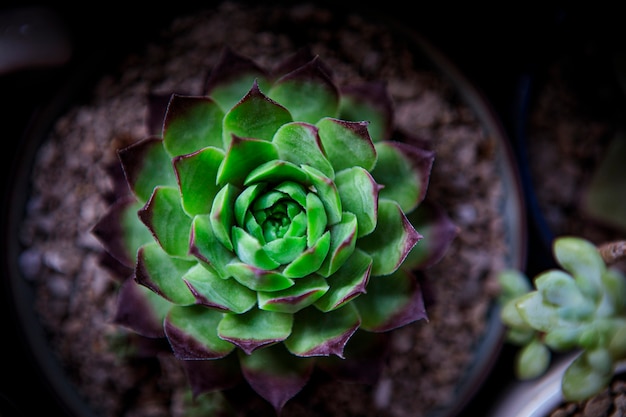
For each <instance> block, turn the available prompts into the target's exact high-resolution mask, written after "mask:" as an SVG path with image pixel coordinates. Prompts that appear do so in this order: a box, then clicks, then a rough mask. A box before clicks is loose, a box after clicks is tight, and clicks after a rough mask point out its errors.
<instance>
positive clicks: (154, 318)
mask: <svg viewBox="0 0 626 417" xmlns="http://www.w3.org/2000/svg"><path fill="white" fill-rule="evenodd" d="M170 307H172V304H171V303H170V302H169V301H167V300H166V299H165V298H163V297H161V296H160V295H158V294H156V293H155V292H154V291H152V290H150V289H149V288H147V287H145V286H143V285H139V284H137V282H135V281H134V280H132V279H127V280H125V281H124V282H123V283H122V286H121V287H120V289H119V292H118V295H117V310H116V312H115V317H114V319H113V321H114V323H115V324H118V325H120V326H124V327H126V328H128V329H131V330H133V331H134V332H136V333H138V334H140V335H142V336H145V337H151V338H159V337H165V333H164V332H163V319H164V318H165V315H166V314H167V312H168V311H169V309H170Z"/></svg>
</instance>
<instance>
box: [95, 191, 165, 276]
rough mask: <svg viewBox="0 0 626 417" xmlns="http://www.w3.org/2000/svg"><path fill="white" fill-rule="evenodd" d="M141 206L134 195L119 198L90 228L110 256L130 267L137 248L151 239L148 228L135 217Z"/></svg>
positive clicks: (133, 263)
mask: <svg viewBox="0 0 626 417" xmlns="http://www.w3.org/2000/svg"><path fill="white" fill-rule="evenodd" d="M141 207H142V204H141V203H139V202H138V201H137V200H136V199H135V198H134V197H128V198H123V199H119V200H118V201H116V202H115V203H114V204H113V205H112V206H111V207H109V209H108V212H107V213H106V214H105V215H104V216H103V217H102V218H101V219H100V220H99V221H98V223H96V224H95V225H94V227H93V228H92V230H91V232H92V233H93V234H94V235H95V236H96V237H97V238H98V240H99V241H100V243H102V245H103V246H104V248H105V249H106V251H107V252H108V253H109V254H111V256H113V257H114V258H115V259H116V260H117V261H118V262H120V263H121V264H122V265H125V266H127V267H131V268H132V267H134V265H135V255H136V254H137V249H139V247H140V246H141V245H143V244H144V243H148V242H151V241H152V240H153V237H152V234H151V233H150V230H149V229H148V228H146V226H145V225H144V224H143V223H142V222H141V221H140V220H139V217H137V211H138V210H139V209H141Z"/></svg>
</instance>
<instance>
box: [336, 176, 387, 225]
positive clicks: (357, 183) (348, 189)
mask: <svg viewBox="0 0 626 417" xmlns="http://www.w3.org/2000/svg"><path fill="white" fill-rule="evenodd" d="M335 184H337V190H338V191H339V196H340V197H341V207H342V208H343V209H344V210H345V211H349V212H350V213H353V214H354V215H355V216H356V218H357V222H358V224H359V229H358V237H361V236H365V235H368V234H370V233H371V232H372V231H373V230H374V229H375V228H376V218H377V217H378V192H379V190H380V186H379V185H378V184H376V181H374V178H373V177H372V176H371V175H370V173H369V172H367V171H366V170H365V169H364V168H361V167H352V168H347V169H344V170H343V171H340V172H339V173H337V177H336V178H335Z"/></svg>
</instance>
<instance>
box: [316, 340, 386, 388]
mask: <svg viewBox="0 0 626 417" xmlns="http://www.w3.org/2000/svg"><path fill="white" fill-rule="evenodd" d="M389 340H390V337H389V334H388V333H372V332H368V331H364V330H357V331H356V332H355V333H354V334H353V335H352V336H351V337H350V340H349V341H348V343H347V344H346V348H345V350H344V352H345V353H344V355H345V358H340V357H338V356H335V355H332V356H322V357H317V358H315V365H316V366H317V367H319V368H321V369H323V370H324V371H325V372H327V373H329V374H330V375H331V376H332V378H333V379H335V380H339V381H346V382H349V383H359V384H369V385H372V386H373V385H375V384H376V383H377V382H380V376H381V374H382V369H383V365H384V364H385V361H386V358H387V353H388V352H389Z"/></svg>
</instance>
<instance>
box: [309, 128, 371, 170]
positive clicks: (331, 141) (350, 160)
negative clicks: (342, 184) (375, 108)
mask: <svg viewBox="0 0 626 417" xmlns="http://www.w3.org/2000/svg"><path fill="white" fill-rule="evenodd" d="M316 126H317V128H318V129H319V131H318V134H319V137H320V139H321V141H322V145H323V147H324V150H325V151H326V155H328V160H329V161H330V163H331V164H332V166H333V168H334V169H335V171H341V170H342V169H346V168H350V167H353V166H360V167H363V168H365V169H366V170H368V171H371V170H372V168H374V165H376V149H375V148H374V144H373V143H372V139H371V138H370V135H369V133H368V131H367V122H349V121H345V120H340V119H333V118H330V117H327V118H324V119H322V120H320V121H319V122H317V124H316Z"/></svg>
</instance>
